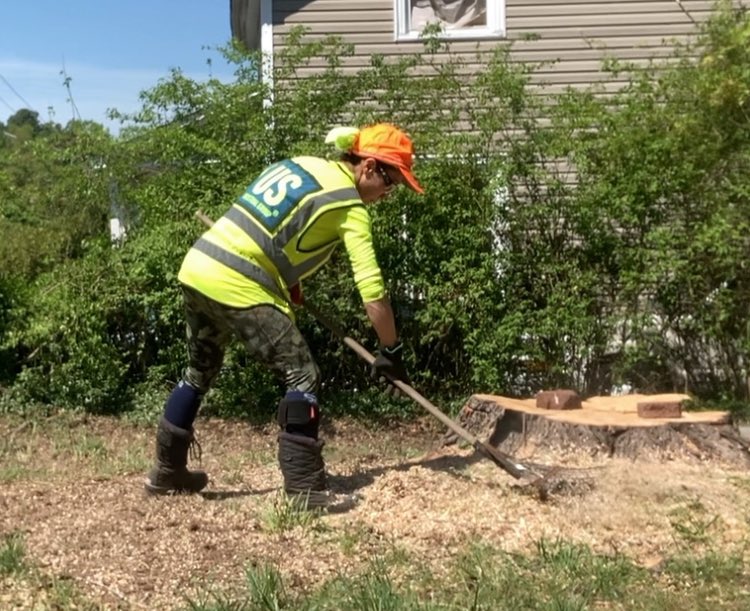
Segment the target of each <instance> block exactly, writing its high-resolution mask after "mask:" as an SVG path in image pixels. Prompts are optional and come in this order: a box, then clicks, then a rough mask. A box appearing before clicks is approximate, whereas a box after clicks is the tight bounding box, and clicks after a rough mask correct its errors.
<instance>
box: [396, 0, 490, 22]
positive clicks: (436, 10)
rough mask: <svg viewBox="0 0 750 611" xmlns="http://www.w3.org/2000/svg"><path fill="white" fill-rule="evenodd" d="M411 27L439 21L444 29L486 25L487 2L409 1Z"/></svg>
mask: <svg viewBox="0 0 750 611" xmlns="http://www.w3.org/2000/svg"><path fill="white" fill-rule="evenodd" d="M410 1H411V27H412V29H421V28H422V27H424V26H425V25H427V24H428V23H430V22H435V21H440V22H441V23H442V24H443V25H444V26H445V27H446V29H456V28H465V27H470V26H485V25H487V0H410Z"/></svg>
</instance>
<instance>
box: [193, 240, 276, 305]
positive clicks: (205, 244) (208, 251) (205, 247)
mask: <svg viewBox="0 0 750 611" xmlns="http://www.w3.org/2000/svg"><path fill="white" fill-rule="evenodd" d="M193 248H195V250H198V251H200V252H202V253H203V254H204V255H207V256H209V257H211V258H212V259H213V260H214V261H218V262H219V263H222V264H223V265H226V266H227V267H228V268H229V269H231V270H234V271H235V272H237V273H238V274H241V275H243V276H245V278H249V279H250V280H253V281H255V282H257V283H258V284H260V285H261V286H264V287H265V288H267V289H268V290H269V291H271V292H272V293H273V294H274V295H278V296H279V297H281V298H282V299H285V297H284V296H283V295H282V293H281V291H280V290H279V287H278V285H277V284H276V282H274V280H273V278H272V277H271V275H270V274H269V273H268V272H267V271H266V270H264V269H263V268H262V267H260V266H258V265H255V264H254V263H252V262H251V261H248V260H247V259H243V258H242V257H240V256H239V255H235V254H234V253H231V252H229V251H228V250H224V249H223V248H221V246H217V245H216V244H214V243H213V242H209V241H208V240H206V239H205V238H198V241H197V242H196V243H195V244H193Z"/></svg>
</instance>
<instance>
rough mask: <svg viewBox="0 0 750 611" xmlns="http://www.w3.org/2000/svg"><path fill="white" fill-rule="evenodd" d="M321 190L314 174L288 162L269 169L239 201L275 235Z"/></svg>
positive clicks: (289, 160) (288, 160) (282, 162)
mask: <svg viewBox="0 0 750 611" xmlns="http://www.w3.org/2000/svg"><path fill="white" fill-rule="evenodd" d="M320 188H321V187H320V183H319V182H318V181H317V180H315V178H313V176H312V174H310V173H309V172H307V171H306V170H304V169H303V168H302V167H301V166H300V165H299V164H296V163H294V162H293V161H292V160H291V159H286V160H284V161H280V162H279V163H275V164H273V165H272V166H269V167H268V168H267V169H266V170H265V171H264V172H263V173H262V174H261V175H260V176H258V178H256V179H255V181H254V182H253V183H252V184H251V185H250V186H249V187H248V188H247V190H246V191H245V192H244V193H243V194H242V195H241V196H240V197H239V199H238V201H239V203H240V205H242V207H243V208H245V210H247V211H248V212H250V214H252V215H253V216H254V217H255V219H256V220H258V221H259V222H260V224H261V225H263V227H265V228H266V229H267V230H268V231H270V232H274V231H276V228H277V227H278V226H279V225H280V224H281V223H282V222H283V221H284V219H285V218H286V217H287V216H289V214H290V213H291V212H292V210H294V208H295V207H296V206H297V204H299V202H301V201H302V200H303V199H304V198H305V197H307V196H308V195H310V194H311V193H314V192H316V191H320Z"/></svg>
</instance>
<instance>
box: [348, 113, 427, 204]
mask: <svg viewBox="0 0 750 611" xmlns="http://www.w3.org/2000/svg"><path fill="white" fill-rule="evenodd" d="M351 152H352V153H354V154H355V155H357V156H358V157H372V158H373V159H377V160H378V161H382V162H383V163H386V164H388V165H390V166H393V167H394V168H396V169H397V170H398V171H399V172H401V175H402V176H403V177H404V180H405V181H406V184H407V185H408V186H409V187H410V188H411V189H412V190H413V191H416V192H417V193H424V189H423V188H422V185H420V184H419V182H418V181H417V179H416V177H415V176H414V174H413V173H412V170H411V167H412V164H413V163H414V145H413V144H412V141H411V138H409V136H407V135H406V134H405V133H404V132H402V131H401V130H400V129H398V128H397V127H395V126H394V125H391V124H390V123H376V124H375V125H368V126H367V127H363V128H362V129H361V130H360V132H359V134H358V135H357V138H356V139H355V141H354V145H353V146H352V149H351Z"/></svg>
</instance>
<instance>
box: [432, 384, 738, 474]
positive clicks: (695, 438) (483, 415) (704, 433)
mask: <svg viewBox="0 0 750 611" xmlns="http://www.w3.org/2000/svg"><path fill="white" fill-rule="evenodd" d="M598 399H602V398H598ZM614 399H615V398H613V401H614ZM630 400H631V401H632V403H633V407H632V409H630V408H628V407H623V402H622V401H621V402H620V404H619V405H617V406H616V407H615V408H613V409H611V410H609V411H608V410H605V409H604V408H603V407H602V405H603V402H602V401H592V402H591V404H590V405H587V404H588V403H589V402H588V401H584V402H583V403H582V409H580V410H574V411H573V410H571V411H567V410H556V411H550V410H546V409H540V408H537V407H536V406H535V399H511V398H508V397H500V396H495V395H472V396H471V397H470V398H469V400H468V401H467V403H466V404H465V405H464V407H463V408H462V409H461V412H460V413H459V416H458V421H459V422H460V424H461V425H462V426H463V427H464V428H466V429H467V430H468V431H470V432H471V433H472V434H474V435H476V436H477V437H478V438H479V439H481V440H483V441H486V442H488V443H489V444H491V445H492V446H494V447H496V448H498V449H500V450H501V451H503V452H506V453H508V454H512V455H517V454H519V452H521V451H525V452H524V453H532V452H533V450H534V449H535V448H546V449H553V450H579V451H580V450H584V451H587V452H588V453H589V454H591V455H592V456H597V455H599V456H601V455H605V456H618V457H627V458H632V459H637V458H652V459H654V458H655V459H672V458H691V459H697V460H718V461H721V462H724V463H728V464H734V465H739V466H743V467H748V466H750V450H749V449H748V444H747V443H746V442H744V440H743V439H742V438H740V437H739V436H738V435H737V432H736V430H735V428H734V426H733V425H732V423H731V418H730V415H729V413H728V412H685V411H683V412H682V416H681V417H679V418H647V419H643V418H639V417H638V414H637V413H636V411H637V410H636V407H635V406H636V404H637V402H638V401H639V400H640V401H643V400H644V397H643V396H633V397H632V399H630ZM591 405H595V406H596V408H595V409H592V408H591ZM456 441H457V439H456V437H455V435H452V434H446V435H445V437H444V438H443V443H445V444H450V443H455V442H456ZM743 442H744V443H743Z"/></svg>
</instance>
